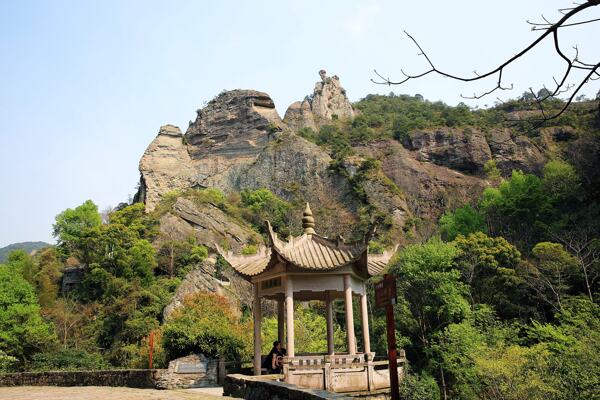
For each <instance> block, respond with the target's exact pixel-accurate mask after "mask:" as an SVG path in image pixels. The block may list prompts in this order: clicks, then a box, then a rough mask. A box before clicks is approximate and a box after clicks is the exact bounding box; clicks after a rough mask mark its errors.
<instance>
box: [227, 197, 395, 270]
mask: <svg viewBox="0 0 600 400" xmlns="http://www.w3.org/2000/svg"><path fill="white" fill-rule="evenodd" d="M314 225H315V224H314V218H313V216H312V211H311V210H310V206H309V205H308V204H306V209H305V210H304V217H303V219H302V226H303V228H304V234H303V235H302V236H298V237H292V238H290V239H289V240H288V241H284V240H281V239H279V238H278V237H277V234H276V233H275V232H274V231H273V229H272V228H271V224H269V223H268V222H267V226H268V229H269V237H270V239H271V246H270V247H265V246H261V247H260V249H259V251H258V253H257V254H254V255H246V256H245V255H235V254H233V253H232V252H231V251H230V252H227V253H224V252H223V251H222V250H221V249H220V248H219V246H216V247H217V250H218V251H219V253H221V255H222V256H223V257H224V258H225V260H227V262H229V263H230V264H231V266H232V267H233V268H234V269H235V270H236V271H237V272H238V273H240V274H241V275H244V276H246V277H251V276H256V275H259V274H260V273H262V272H263V271H265V270H266V269H267V268H268V267H269V264H270V263H271V260H272V259H273V256H274V255H275V254H277V255H278V256H279V257H280V258H283V259H284V260H285V261H287V262H288V263H290V264H292V265H294V266H296V267H297V268H301V269H306V270H312V271H330V270H335V269H338V268H341V267H343V266H345V265H349V264H351V263H354V264H355V265H357V267H358V268H359V269H360V270H361V271H362V272H363V274H368V275H369V276H373V275H377V274H379V273H381V272H382V271H383V270H384V269H385V267H386V265H387V263H388V262H389V261H390V259H391V258H392V256H393V255H394V253H395V252H396V248H397V246H396V248H394V249H393V250H388V251H385V252H384V253H383V254H367V247H368V246H367V242H368V237H369V236H370V235H368V236H367V238H365V240H363V241H360V242H353V243H345V242H344V240H343V239H341V238H340V239H338V240H332V239H328V238H326V237H323V236H319V235H317V234H316V233H315V231H314ZM273 263H275V261H273Z"/></svg>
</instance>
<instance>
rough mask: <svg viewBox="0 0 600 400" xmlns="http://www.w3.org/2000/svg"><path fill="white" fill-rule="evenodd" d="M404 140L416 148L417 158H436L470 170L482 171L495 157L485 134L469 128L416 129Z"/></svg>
mask: <svg viewBox="0 0 600 400" xmlns="http://www.w3.org/2000/svg"><path fill="white" fill-rule="evenodd" d="M402 143H403V144H404V146H405V147H406V148H407V149H409V150H413V151H416V152H417V160H419V161H424V162H433V163H435V164H438V165H444V166H446V167H448V168H452V169H456V170H459V171H463V172H468V173H477V174H481V173H483V166H484V165H485V163H486V162H487V161H488V160H490V159H491V158H492V152H491V150H490V146H489V145H488V143H487V141H486V139H485V136H484V135H483V134H482V133H481V132H479V131H474V130H472V129H470V128H467V129H462V130H459V129H451V128H439V129H436V130H434V131H416V132H412V133H411V134H410V135H407V136H406V137H405V138H404V139H403V140H402Z"/></svg>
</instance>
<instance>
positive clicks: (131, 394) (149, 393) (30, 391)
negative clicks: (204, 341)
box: [0, 386, 231, 400]
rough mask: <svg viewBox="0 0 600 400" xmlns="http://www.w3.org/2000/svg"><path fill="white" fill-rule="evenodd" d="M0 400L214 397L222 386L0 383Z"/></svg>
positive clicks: (182, 399) (202, 399) (193, 399)
mask: <svg viewBox="0 0 600 400" xmlns="http://www.w3.org/2000/svg"><path fill="white" fill-rule="evenodd" d="M0 399H2V400H34V399H35V400H216V399H231V397H223V389H222V388H206V389H186V390H153V389H131V388H122V387H118V388H117V387H106V386H77V387H55V386H19V387H0Z"/></svg>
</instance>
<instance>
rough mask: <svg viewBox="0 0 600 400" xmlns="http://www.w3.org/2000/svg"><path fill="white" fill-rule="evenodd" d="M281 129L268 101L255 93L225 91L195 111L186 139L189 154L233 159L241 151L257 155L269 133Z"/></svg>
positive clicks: (277, 116) (258, 93)
mask: <svg viewBox="0 0 600 400" xmlns="http://www.w3.org/2000/svg"><path fill="white" fill-rule="evenodd" d="M282 127H283V123H282V121H281V118H280V117H279V115H278V114H277V110H275V104H274V103H273V100H272V99H271V97H270V96H269V95H268V94H266V93H263V92H259V91H256V90H231V91H224V92H222V93H221V94H219V95H218V96H217V97H216V98H214V99H213V100H211V101H210V102H209V103H208V104H207V105H206V107H204V108H202V109H200V110H198V111H197V117H196V120H195V121H194V122H190V126H189V127H188V129H187V131H186V133H185V138H186V142H187V143H188V145H189V151H190V154H192V155H193V156H194V157H200V156H203V155H206V154H213V155H215V154H232V155H235V154H237V152H238V151H239V150H240V149H241V148H245V149H246V150H252V149H255V150H256V151H260V149H262V148H263V147H264V145H266V143H267V142H268V140H269V133H272V131H274V130H280V129H281V128H282Z"/></svg>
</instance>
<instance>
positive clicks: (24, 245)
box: [0, 242, 51, 263]
mask: <svg viewBox="0 0 600 400" xmlns="http://www.w3.org/2000/svg"><path fill="white" fill-rule="evenodd" d="M48 246H51V244H50V243H46V242H21V243H13V244H9V245H8V246H6V247H2V248H0V263H2V262H4V261H6V259H7V258H8V255H9V254H10V252H11V251H13V250H25V251H26V252H28V253H31V252H32V251H33V250H38V249H42V248H44V247H48Z"/></svg>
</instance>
